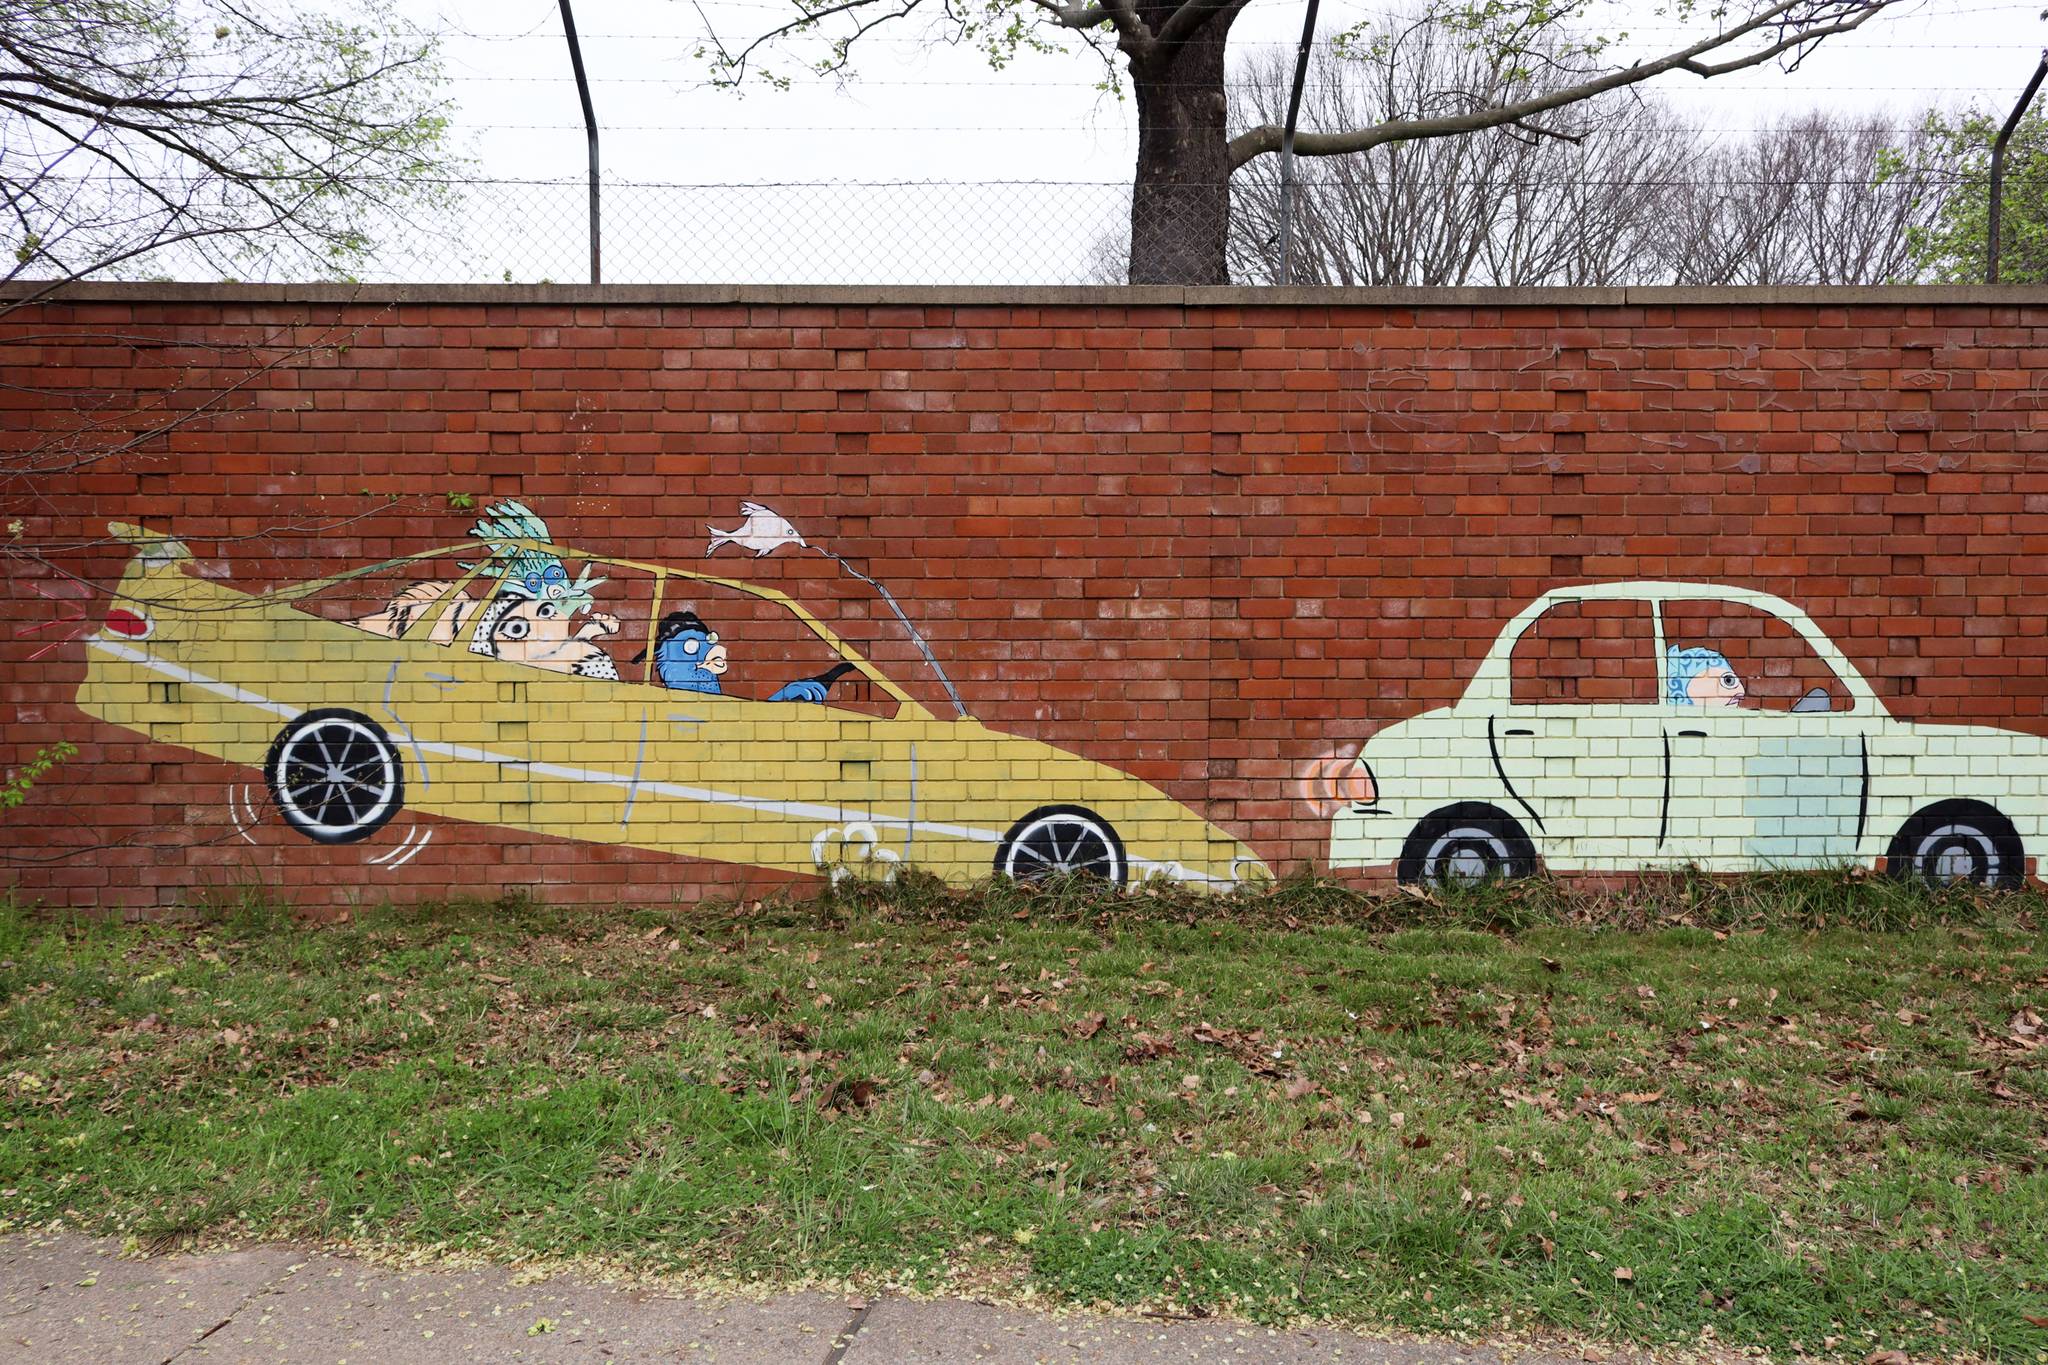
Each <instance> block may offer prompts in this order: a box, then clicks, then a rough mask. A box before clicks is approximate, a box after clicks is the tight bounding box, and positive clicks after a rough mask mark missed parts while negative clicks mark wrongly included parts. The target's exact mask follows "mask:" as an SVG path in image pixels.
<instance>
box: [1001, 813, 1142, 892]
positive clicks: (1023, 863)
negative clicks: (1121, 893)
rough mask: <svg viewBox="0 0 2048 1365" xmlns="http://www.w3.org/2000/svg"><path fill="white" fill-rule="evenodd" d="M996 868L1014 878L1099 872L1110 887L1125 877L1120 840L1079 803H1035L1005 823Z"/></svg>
mask: <svg viewBox="0 0 2048 1365" xmlns="http://www.w3.org/2000/svg"><path fill="white" fill-rule="evenodd" d="M996 871H998V872H1000V873H1002V874H1003V875H1004V876H1006V877H1008V878H1009V879H1010V880H1011V881H1014V882H1042V881H1046V880H1048V879H1050V878H1053V877H1058V876H1068V875H1081V876H1089V877H1101V878H1102V879H1103V880H1105V881H1107V882H1109V883H1110V884H1111V885H1113V886H1122V885H1123V884H1124V883H1125V882H1126V881H1128V880H1129V879H1130V860H1129V859H1128V858H1126V857H1125V856H1124V843H1123V840H1121V839H1119V838H1117V837H1116V831H1115V830H1114V829H1111V828H1110V825H1109V822H1108V821H1107V820H1105V819H1103V818H1102V817H1101V816H1099V815H1097V814H1096V813H1095V812H1094V811H1092V810H1089V809H1087V808H1086V807H1085V806H1040V807H1039V808H1038V809H1037V810H1035V811H1033V812H1031V814H1029V815H1027V816H1025V817H1024V818H1023V819H1022V820H1019V821H1018V822H1017V823H1016V824H1014V825H1012V826H1010V832H1009V833H1008V834H1006V835H1004V836H1003V842H1002V844H1001V845H1000V846H999V847H998V848H997V849H996Z"/></svg>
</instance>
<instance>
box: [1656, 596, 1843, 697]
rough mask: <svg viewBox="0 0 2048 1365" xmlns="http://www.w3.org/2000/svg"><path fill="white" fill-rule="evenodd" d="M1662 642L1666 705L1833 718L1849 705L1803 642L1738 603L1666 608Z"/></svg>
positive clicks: (1685, 604)
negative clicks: (1816, 714)
mask: <svg viewBox="0 0 2048 1365" xmlns="http://www.w3.org/2000/svg"><path fill="white" fill-rule="evenodd" d="M1664 643H1665V651H1664V654H1665V657H1664V679H1663V690H1664V698H1665V701H1666V702H1667V703H1668V704H1670V705H1673V706H1687V707H1705V708H1708V709H1719V708H1723V707H1738V708H1744V709H1749V710H1758V711H1798V712H1802V713H1822V712H1836V713H1839V712H1843V711H1848V710H1850V709H1852V708H1853V707H1854V705H1855V699H1854V697H1853V696H1851V694H1850V692H1849V689H1848V688H1847V687H1846V686H1844V685H1843V683H1842V680H1841V678H1840V677H1838V676H1837V675H1836V673H1835V670H1834V669H1833V668H1831V667H1829V666H1828V664H1827V662H1826V661H1825V660H1823V659H1822V658H1821V657H1820V655H1819V654H1818V653H1817V652H1816V651H1815V650H1814V647H1813V646H1812V645H1811V644H1809V643H1807V640H1806V637H1805V636H1803V635H1801V634H1800V633H1799V632H1798V631H1797V630H1795V629H1793V627H1792V626H1791V625H1790V624H1789V623H1788V622H1786V621H1784V620H1781V619H1780V618H1779V617H1777V616H1775V615H1773V614H1772V613H1770V612H1768V611H1765V610H1763V609H1762V608H1761V607H1755V606H1751V605H1750V604H1748V603H1746V602H1724V601H1717V600H1711V599H1706V600H1688V601H1671V602H1666V603H1664Z"/></svg>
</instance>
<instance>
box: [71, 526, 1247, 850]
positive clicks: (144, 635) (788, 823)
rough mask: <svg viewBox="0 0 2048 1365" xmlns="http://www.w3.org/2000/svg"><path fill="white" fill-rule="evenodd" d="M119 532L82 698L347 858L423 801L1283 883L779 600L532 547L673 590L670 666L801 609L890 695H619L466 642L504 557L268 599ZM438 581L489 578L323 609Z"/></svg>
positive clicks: (800, 845) (150, 541) (425, 558)
mask: <svg viewBox="0 0 2048 1365" xmlns="http://www.w3.org/2000/svg"><path fill="white" fill-rule="evenodd" d="M109 529H110V531H111V532H112V533H113V534H114V535H116V536H117V537H119V538H121V539H122V540H125V541H127V542H129V543H131V544H133V545H135V546H136V547H137V552H138V553H137V556H136V558H135V559H134V560H133V561H132V562H131V563H130V565H129V567H128V569H127V571H126V573H125V575H124V577H123V578H122V581H121V584H120V587H119V589H118V591H117V593H116V595H115V602H114V606H113V607H112V608H111V609H110V611H109V612H108V615H107V617H106V619H105V620H104V621H103V622H102V623H101V624H100V627H99V629H98V631H97V632H96V633H95V634H93V635H91V636H89V637H88V638H87V641H86V644H87V658H88V662H87V670H86V675H85V680H84V682H83V683H82V684H81V686H80V688H79V692H78V705H79V706H80V708H81V709H83V710H84V711H86V712H87V713H89V714H91V715H93V716H96V717H98V718H100V719H101V720H104V721H106V722H107V723H109V724H111V725H116V726H119V727H121V728H123V729H126V730H129V731H132V732H134V733H136V734H139V735H143V736H146V737H148V738H149V739H151V740H154V741H156V742H159V743H164V744H170V745H175V746H178V747H181V748H185V749H190V750H194V751H197V752H199V753H203V754H208V755H212V756H213V757H216V758H221V759H225V760H227V761H229V762H232V763H238V764H243V765H246V766H248V767H251V768H256V769H260V770H261V771H262V773H263V775H264V782H265V785H266V787H267V788H268V790H269V794H270V799H271V801H272V802H273V803H274V805H275V807H276V810H277V813H278V815H279V816H280V817H281V819H282V820H283V822H284V823H285V824H286V825H287V826H289V827H290V828H291V829H293V830H295V831H296V832H298V833H299V834H301V835H303V836H305V837H308V838H311V839H314V840H318V841H320V842H323V843H331V844H340V843H353V842H357V841H360V840H364V839H368V838H369V837H370V836H372V835H373V834H375V833H376V832H377V830H378V829H380V828H381V827H382V826H383V825H384V824H385V823H386V822H388V821H389V820H390V819H391V818H392V817H393V816H394V815H396V814H397V813H398V812H399V811H400V810H402V809H410V810H414V811H421V812H426V813H429V814H433V815H437V816H445V817H450V818H453V819H458V820H468V821H474V822H477V823H480V824H489V825H499V826H506V827H510V828H515V829H522V830H532V831H536V832H540V833H545V834H552V835H559V836H563V837H566V838H571V839H584V840H590V841H593V842H599V843H614V844H627V845H631V846H633V847H636V848H645V849H651V850H656V851H659V852H664V853H676V854H687V855H689V856H692V857H697V858H706V859H713V860H717V861H721V862H727V863H739V864H748V865H752V866H756V867H763V868H776V869H782V870H786V871H791V872H805V873H822V874H826V875H832V876H844V875H869V876H872V875H880V876H889V875H893V871H894V869H895V868H896V867H898V866H902V865H905V864H913V863H914V864H916V865H917V866H919V867H920V868H923V869H926V870H929V871H932V872H935V873H938V874H940V875H942V876H945V877H946V878H948V879H949V880H954V881H969V880H973V879H975V878H979V877H982V876H985V875H988V874H989V873H991V872H997V873H1002V874H1005V875H1008V876H1011V877H1014V878H1018V879H1020V880H1021V879H1030V878H1034V877H1037V876H1041V875H1044V874H1048V873H1051V872H1056V871H1062V870H1071V871H1081V872H1089V873H1094V874H1098V875H1101V876H1103V877H1106V878H1108V879H1109V880H1111V881H1113V882H1116V883H1118V884H1122V883H1125V882H1128V881H1132V880H1141V879H1144V878H1146V877H1150V876H1167V877H1172V878H1176V879H1181V880H1185V881H1189V882H1193V883H1198V884H1205V885H1211V886H1224V887H1227V886H1229V885H1231V884H1232V883H1234V882H1238V881H1243V880H1247V879H1251V878H1264V877H1266V876H1269V875H1270V873H1269V872H1268V870H1267V868H1266V867H1265V865H1264V864H1263V863H1262V862H1260V860H1259V859H1258V858H1257V857H1256V856H1255V855H1254V854H1253V853H1252V852H1251V851H1250V850H1249V849H1248V848H1246V847H1245V846H1244V845H1243V844H1241V843H1240V842H1238V841H1237V840H1236V839H1234V838H1232V837H1231V836H1230V835H1229V834H1227V833H1225V832H1224V831H1222V830H1220V829H1218V828H1217V827H1216V826H1214V825H1211V824H1209V823H1208V822H1207V821H1205V820H1203V819H1202V818H1201V817H1200V816H1198V815H1196V814H1195V813H1193V812H1192V811H1190V810H1189V809H1188V808H1187V807H1185V806H1183V805H1181V804H1180V803H1178V802H1176V801H1173V800H1171V799H1170V798H1168V797H1167V796H1165V795H1164V794H1163V793H1161V792H1159V791H1158V790H1156V789H1155V788H1153V787H1151V786H1149V785H1147V784H1146V783H1144V782H1141V781H1139V780H1138V779H1136V778H1134V777H1131V776H1129V775H1128V774H1125V773H1121V772H1118V771H1116V770H1115V769H1112V768H1108V767H1105V766H1103V765H1102V764H1099V763H1093V762H1090V761H1089V760H1087V759H1084V758H1079V757H1077V756H1075V755H1073V754H1069V753H1065V752H1063V751H1061V750H1059V749H1055V748H1052V747H1051V746H1049V745H1045V744H1041V743H1038V742H1037V741H1034V740H1030V739H1025V738H1021V737H1019V736H1016V735H1007V734H1002V733H1000V732H997V731H994V730H990V729H988V728H986V727H985V726H983V725H982V724H981V723H980V722H978V721H976V720H974V719H973V718H972V717H970V716H968V715H967V714H966V712H965V710H964V708H962V709H960V713H959V715H958V717H957V718H952V719H944V718H941V717H939V716H936V715H934V714H933V712H932V711H931V710H930V709H928V708H927V707H926V706H925V705H923V704H921V703H920V702H918V701H917V700H914V699H913V698H912V697H911V696H910V695H909V694H908V693H907V692H905V691H904V690H903V688H901V687H900V686H898V685H897V683H895V682H893V681H891V680H890V679H889V678H888V677H886V676H884V675H883V673H882V672H881V671H880V670H879V669H877V668H876V667H875V666H874V665H873V664H872V663H870V662H869V661H868V660H867V659H866V658H864V657H862V655H861V654H860V653H858V652H856V651H855V650H854V649H853V648H852V647H851V646H849V645H848V644H847V643H846V642H845V641H843V640H842V639H841V638H840V637H839V636H838V635H836V634H835V633H834V632H833V631H832V630H831V629H830V628H829V627H827V626H826V625H824V624H823V623H822V622H820V621H819V620H818V619H817V618H816V617H815V616H813V615H812V614H811V612H809V611H808V610H806V609H805V608H804V607H803V606H802V605H800V604H799V603H797V602H796V601H794V600H792V599H790V598H789V597H787V596H785V595H784V594H783V593H781V592H778V591H776V590H774V589H771V588H767V587H762V586H759V585H754V584H748V583H744V582H740V581H737V580H734V579H728V578H718V577H713V576H712V575H709V574H703V573H695V572H691V571H688V570H683V569H676V568H668V567H663V566H659V565H649V564H638V563H634V562H632V561H627V560H619V559H611V558H606V557H604V556H599V555H593V554H590V553H588V552H585V551H581V550H576V549H572V548H568V547H563V546H558V545H551V544H546V543H542V542H537V541H536V542H531V543H522V544H521V545H520V547H519V548H521V549H531V550H533V551H536V552H539V553H545V554H548V555H555V556H561V557H563V558H573V559H574V560H576V561H578V562H581V563H583V564H585V565H586V567H588V566H602V567H605V568H607V569H610V570H613V571H630V572H633V573H637V574H639V575H641V576H642V577H641V581H643V582H648V581H651V585H652V587H651V599H652V600H651V601H647V602H645V603H644V604H641V603H635V604H634V611H635V613H636V614H637V613H638V612H640V611H642V610H644V611H645V615H646V618H647V627H646V642H647V646H648V651H650V654H649V657H651V651H652V650H653V649H654V648H655V645H656V639H655V632H656V623H657V621H658V620H659V618H660V617H661V610H662V606H663V604H664V602H665V601H677V600H681V598H682V597H683V596H685V595H687V594H691V593H697V592H702V591H708V590H710V589H712V588H716V589H718V590H729V591H730V592H733V593H737V594H744V595H746V596H747V597H749V598H752V599H755V602H754V605H755V606H756V607H759V608H760V609H762V610H765V611H768V612H770V613H786V614H787V615H786V617H784V618H783V619H784V621H785V623H786V624H789V626H790V629H791V630H792V631H794V632H797V633H803V632H808V635H809V636H814V637H815V640H816V641H821V642H822V643H823V645H824V646H825V647H826V648H828V649H829V650H830V653H831V655H832V656H836V658H837V659H838V660H839V661H841V664H840V666H838V667H835V668H834V669H832V670H830V672H829V676H828V675H820V676H821V678H822V679H823V685H822V686H821V687H813V688H812V691H813V693H816V692H818V691H829V689H830V687H831V685H832V683H833V682H834V681H835V680H836V679H837V678H838V677H839V676H840V675H842V674H857V675H858V678H859V679H864V680H865V681H866V683H867V684H868V689H867V695H868V696H869V697H871V698H872V699H873V702H874V704H872V705H870V706H869V707H868V708H867V709H866V710H865V711H862V710H853V709H847V708H846V707H845V706H843V705H841V704H840V703H839V700H838V698H836V697H834V696H830V695H827V696H826V698H825V700H824V701H823V702H822V703H814V702H811V701H775V700H768V701H760V700H751V699H748V698H745V697H742V696H733V695H700V694H696V693H691V692H684V691H676V690H672V689H671V688H667V687H663V686H660V685H657V684H656V683H655V677H656V675H655V670H654V668H653V667H652V665H651V664H650V666H649V668H648V670H647V673H648V681H646V682H635V681H616V680H611V679H610V677H609V670H610V660H609V657H608V656H607V657H606V658H605V659H604V660H603V664H604V667H605V669H606V674H605V675H602V676H577V675H575V674H572V673H569V672H551V671H547V670H546V669H545V668H542V667H534V666H531V665H529V664H527V663H521V662H513V661H509V660H507V659H504V658H498V657H492V656H490V655H488V654H485V653H480V652H478V651H477V650H476V649H474V648H469V647H465V643H464V638H463V626H462V624H461V618H462V616H463V613H464V612H465V611H470V610H472V609H473V608H474V607H475V605H476V604H475V603H474V602H473V600H472V599H470V598H469V597H468V596H467V595H466V591H467V588H468V586H469V585H470V584H471V583H472V582H474V581H476V580H477V576H478V574H479V571H480V569H481V567H482V564H481V562H482V561H487V559H488V551H489V549H490V547H489V546H487V545H486V544H484V543H482V542H479V541H469V542H465V543H463V544H459V545H453V546H448V547H445V548H442V549H437V550H430V551H427V552H425V553H423V554H419V555H413V556H408V557H406V558H404V559H399V560H391V561H387V562H385V563H383V564H380V565H373V566H371V567H370V568H369V569H362V570H357V571H355V572H353V573H349V574H341V575H336V576H335V577H332V578H328V579H321V580H317V581H315V582H312V583H307V584H302V585H296V586H293V587H290V588H285V589H280V590H278V591H274V592H269V593H264V594H250V593H246V592H242V591H240V590H238V589H235V588H232V587H230V586H228V585H226V584H224V583H220V582H216V581H214V580H212V579H210V578H206V577H202V576H199V575H198V574H196V573H194V572H192V567H193V566H192V560H191V556H190V554H189V552H188V551H187V550H186V549H185V547H184V546H183V545H182V544H180V543H179V542H178V541H177V540H175V539H172V538H171V537H169V536H166V535H162V534H159V533H156V532H151V531H147V530H143V529H141V528H138V527H134V526H128V525H124V524H120V523H116V524H114V525H113V526H111V527H110V528H109ZM458 556H474V557H475V559H476V560H477V561H480V562H479V563H467V562H463V561H462V560H460V559H458ZM414 568H418V569H419V570H420V571H421V572H423V573H425V572H430V571H440V572H443V573H446V572H449V571H450V570H451V569H457V570H459V571H462V572H464V573H466V576H463V577H456V578H451V579H448V580H447V581H446V583H445V584H444V585H441V586H437V587H436V588H435V589H434V592H433V593H432V594H430V597H431V599H432V600H431V601H428V602H427V603H426V604H425V605H424V606H422V607H421V608H420V609H419V610H416V611H408V612H405V613H401V612H398V611H396V610H392V611H389V612H387V613H379V614H378V616H377V617H376V618H375V619H374V622H373V620H372V619H371V618H364V619H362V620H357V621H353V622H351V621H347V620H333V619H326V618H323V617H321V616H319V615H315V614H311V613H309V611H307V610H305V609H303V607H302V605H301V604H303V603H304V602H305V601H306V600H307V599H309V598H312V597H315V596H317V595H318V594H320V593H321V592H322V591H323V590H324V589H328V588H331V587H333V586H334V585H336V584H345V583H347V582H349V581H350V580H354V579H359V578H361V577H363V576H364V575H370V574H375V573H378V572H380V571H383V572H391V571H394V570H395V571H397V572H401V573H403V572H408V571H411V570H413V569H414ZM891 601H892V604H893V599H891ZM763 604H766V605H765V606H764V605H763ZM471 619H474V618H473V617H472V618H471ZM604 619H605V620H607V621H608V622H610V623H611V626H612V629H613V630H616V629H617V622H616V619H615V618H610V617H606V618H604ZM905 624H906V625H907V624H908V622H907V620H906V622H905ZM714 638H715V637H714ZM807 638H808V637H807ZM919 646H920V648H922V647H923V646H922V641H921V640H920V641H919ZM593 652H594V651H593ZM950 690H951V689H950V684H948V691H949V692H950Z"/></svg>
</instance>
